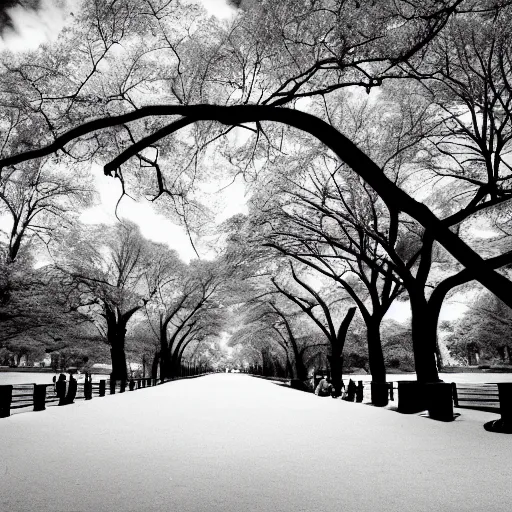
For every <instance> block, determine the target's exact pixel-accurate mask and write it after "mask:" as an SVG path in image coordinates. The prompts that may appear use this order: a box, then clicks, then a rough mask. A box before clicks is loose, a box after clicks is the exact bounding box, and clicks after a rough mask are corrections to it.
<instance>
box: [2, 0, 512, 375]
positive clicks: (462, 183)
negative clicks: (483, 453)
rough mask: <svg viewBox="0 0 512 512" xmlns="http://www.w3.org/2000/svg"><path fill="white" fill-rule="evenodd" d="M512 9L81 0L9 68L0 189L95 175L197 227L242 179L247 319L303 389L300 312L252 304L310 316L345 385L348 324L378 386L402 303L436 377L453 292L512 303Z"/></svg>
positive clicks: (481, 2)
mask: <svg viewBox="0 0 512 512" xmlns="http://www.w3.org/2000/svg"><path fill="white" fill-rule="evenodd" d="M510 4H511V3H510V2H508V1H503V0H499V1H498V0H442V1H439V0H432V1H430V0H427V1H425V0H422V1H410V0H407V1H405V0H404V1H401V0H389V1H388V0H383V1H382V2H356V1H353V0H315V1H305V0H291V1H289V2H284V3H279V4H276V3H275V2H272V1H271V0H259V1H252V2H250V1H246V2H244V1H242V2H235V3H234V5H235V6H236V8H237V10H236V13H234V17H233V19H232V20H231V21H230V22H229V23H220V22H217V21H216V20H215V19H213V18H208V17H207V16H206V15H205V13H204V12H202V11H201V9H200V7H198V6H190V5H183V4H181V3H179V2H177V1H172V0H171V1H169V0H117V1H109V2H97V1H96V0H85V1H84V2H83V5H82V9H81V10H80V13H79V14H78V15H76V16H75V17H74V21H73V22H72V23H71V24H70V26H69V27H68V28H67V29H66V30H65V31H64V32H63V34H62V35H61V37H60V38H59V40H58V41H57V42H56V43H54V44H49V45H46V46H45V47H42V48H41V49H39V50H38V51H36V52H33V53H31V54H30V55H21V56H20V55H16V56H14V55H11V56H9V55H7V56H6V57H5V59H4V63H3V71H2V73H1V76H0V83H2V84H3V86H2V87H3V88H2V90H3V91H5V94H4V98H3V99H4V102H3V105H4V106H3V110H2V116H3V117H2V133H3V139H2V157H1V158H0V168H1V172H2V176H6V175H7V174H6V173H10V172H21V173H26V172H29V168H30V166H32V165H40V164H41V162H43V161H44V162H47V163H48V165H51V166H52V168H61V167H62V166H63V165H64V164H65V165H69V164H70V163H71V162H73V165H76V166H80V165H82V164H83V163H90V162H97V163H101V164H102V165H103V167H104V172H105V174H107V175H110V176H114V177H116V178H118V179H120V180H121V182H122V184H123V190H129V191H130V192H131V193H132V194H134V195H138V196H139V197H141V196H144V197H147V198H151V199H152V200H153V201H154V203H155V204H160V205H164V204H165V205H170V207H169V206H166V208H167V211H168V213H169V214H171V215H173V218H175V219H178V220H179V221H180V222H182V223H183V224H184V225H185V226H186V228H187V230H189V232H192V231H193V230H194V229H198V228H199V227H202V219H204V215H203V214H204V212H205V211H206V208H203V206H204V205H203V204H201V201H202V199H203V198H202V196H201V192H200V189H201V187H199V183H200V180H201V179H205V180H211V179H212V173H213V174H215V173H218V171H219V170H221V169H222V170H225V171H226V172H228V173H230V174H231V175H233V176H237V175H239V174H241V175H243V177H244V178H245V179H246V181H247V182H248V183H250V188H251V200H250V204H249V215H248V218H247V219H243V220H241V219H239V221H237V222H236V223H233V228H234V230H232V231H231V233H233V231H234V232H235V233H236V235H237V237H239V239H238V240H237V243H238V244H240V243H242V247H241V251H242V255H241V256H242V258H241V260H239V261H238V263H239V266H238V267H234V268H235V269H236V271H235V270H233V272H234V275H235V279H234V282H238V283H239V282H240V281H242V282H243V281H247V279H249V277H247V276H252V275H255V274H257V278H255V281H257V283H256V284H254V283H251V286H250V287H249V288H250V289H251V290H252V291H251V292H249V291H246V292H243V293H247V296H246V297H245V298H246V299H247V300H246V302H248V303H249V304H250V309H249V312H248V313H247V314H248V315H252V316H250V317H249V318H256V319H260V318H267V317H274V315H275V316H276V317H278V318H280V319H281V320H280V322H281V324H280V326H279V325H278V326H277V330H276V329H273V331H274V333H275V335H274V338H273V339H275V340H281V341H282V343H283V344H285V341H284V339H286V343H287V344H288V345H286V346H288V347H289V350H290V351H291V352H290V353H291V354H293V358H294V361H295V362H294V363H292V362H291V360H290V364H292V365H293V364H295V368H296V369H295V371H296V372H297V374H299V373H300V375H303V372H304V369H303V368H302V367H301V363H300V362H297V361H298V359H300V353H301V350H302V349H303V348H304V347H302V346H300V345H299V344H298V343H297V341H292V339H294V338H293V337H294V334H293V330H292V329H291V328H290V326H291V324H290V322H291V320H290V319H293V318H294V317H295V315H296V311H295V310H293V311H292V312H291V316H289V315H288V316H287V315H286V313H285V311H284V309H283V308H282V305H281V304H280V303H279V302H276V301H275V300H273V299H271V300H270V302H269V301H268V300H266V298H265V299H263V298H261V297H267V296H270V297H273V296H275V294H278V295H279V297H280V299H279V300H280V301H284V303H285V304H287V305H289V306H292V307H293V308H296V310H297V312H301V313H302V315H304V316H305V317H306V318H308V320H307V322H310V323H311V325H312V326H315V328H316V329H318V330H319V331H320V332H321V333H322V334H323V336H324V337H325V343H327V344H328V346H329V349H330V354H329V356H330V357H331V366H332V368H333V371H334V373H335V377H336V378H338V379H339V377H338V376H339V363H340V356H341V353H342V351H343V348H344V341H345V336H346V333H347V330H348V327H349V325H350V323H351V321H352V318H353V316H354V315H355V309H354V308H357V310H358V311H359V315H360V317H361V318H362V321H363V322H364V326H365V331H366V337H367V347H368V358H369V367H370V371H371V373H372V376H373V379H374V381H375V382H377V383H382V382H384V381H385V378H386V365H385V356H384V352H383V349H382V345H383V343H382V340H381V324H382V321H383V318H384V316H385V315H386V313H387V311H388V310H389V308H390V306H391V304H392V303H393V301H395V300H397V299H398V298H399V297H407V299H408V300H409V302H410V305H411V312H412V321H411V336H412V349H413V353H414V361H415V369H416V372H417V375H418V380H420V381H423V382H429V381H430V382H433V381H436V380H438V364H439V348H438V342H437V332H438V320H439V313H440V309H441V306H442V304H443V301H444V299H445V297H446V296H447V294H448V293H450V292H451V290H453V289H454V288H455V287H457V286H460V285H461V284H464V283H467V282H470V281H473V280H476V281H479V282H480V283H481V285H483V286H484V287H485V288H486V289H488V290H489V291H490V292H492V293H493V294H495V295H496V296H497V297H498V298H499V299H500V300H501V301H502V302H503V304H504V305H505V306H506V307H512V298H511V297H512V293H511V292H512V283H511V282H510V280H509V278H508V276H507V274H506V271H504V270H501V271H497V270H496V269H498V268H501V267H503V266H504V265H506V264H508V263H510V258H511V254H512V252H511V251H510V250H508V240H509V239H508V234H507V233H506V232H505V230H504V229H503V226H504V225H506V223H507V221H508V219H509V209H508V204H509V199H510V194H511V189H510V179H511V177H512V172H511V171H512V169H511V167H510V162H509V160H508V158H507V155H508V153H509V151H510V138H511V134H512V129H511V128H512V125H511V122H512V121H511V119H512V117H511V110H510V107H511V92H512V90H511V85H510V84H511V83H512V69H511V63H512V60H511V54H510V48H511V45H510V37H511V32H510V25H509V23H508V20H509V19H510V14H511V9H512V6H511V5H510ZM365 93H368V94H367V96H365ZM29 134H30V136H29ZM75 181H77V179H76V178H75ZM78 181H81V180H78ZM162 207H163V206H162ZM489 226H491V228H492V232H493V236H494V238H491V239H489V238H487V239H486V241H485V244H483V243H480V240H479V233H481V232H482V231H483V229H489ZM500 227H501V230H500ZM498 235H499V236H498ZM491 242H492V243H491ZM227 243H228V249H227V258H228V259H229V258H231V259H232V260H237V257H238V256H240V255H238V256H237V257H235V256H233V253H234V252H236V251H234V250H231V249H230V248H229V241H228V242H227ZM238 249H240V247H239V248H238ZM267 249H268V250H271V251H274V252H273V253H269V254H273V256H268V257H267V256H265V251H266V250H267ZM276 255H280V257H282V258H278V257H277V256H276ZM265 258H267V259H265ZM268 258H270V262H268V261H267V260H268ZM272 259H274V261H272ZM254 261H257V262H259V264H260V267H261V268H258V269H257V271H255V270H254V268H253V263H252V262H254ZM273 265H274V266H273ZM275 265H280V268H279V272H278V271H277V270H278V269H276V268H275ZM283 269H284V270H283ZM238 272H242V274H243V272H246V273H247V276H246V277H241V276H239V275H238ZM265 273H267V274H270V279H268V278H267V279H266V280H265V278H264V275H263V274H265ZM260 274H261V275H260ZM283 276H284V277H283ZM272 277H273V279H272ZM251 279H252V277H251ZM325 283H330V284H329V286H325ZM82 286H84V285H83V284H82ZM202 286H205V289H206V288H207V286H206V285H205V284H204V283H203V285H202ZM237 286H240V288H239V289H238V291H239V292H240V293H242V289H243V286H241V285H237ZM260 288H261V290H260ZM148 289H149V288H148ZM324 290H325V291H327V292H328V293H327V296H325V295H324V294H323V292H324ZM253 292H255V293H253ZM260 292H261V293H260ZM156 293H157V292H155V294H156ZM208 293H209V292H207V291H206V292H205V294H206V295H205V297H206V298H204V301H205V302H204V304H208V301H209V296H208ZM268 294H270V295H268ZM185 295H186V293H185V292H184V296H185ZM254 297H260V299H255V298H254ZM148 300H149V299H148ZM201 300H203V299H201ZM201 300H199V302H201ZM262 301H263V302H262ZM199 302H198V303H199ZM185 303H187V304H188V305H189V307H190V310H191V311H192V310H194V308H195V305H194V304H196V302H188V299H185ZM233 307H234V305H233ZM127 311H129V309H128V310H127ZM172 311H173V309H172V308H171V310H170V313H169V314H171V313H172ZM167 314H168V313H163V314H162V316H159V320H158V323H157V324H156V327H155V330H158V329H160V327H161V326H162V325H164V324H165V319H166V318H167V316H166V315H167ZM244 314H245V313H244ZM283 317H285V318H286V319H287V322H288V323H286V321H285V320H284V318H283ZM116 325H117V324H116ZM180 332H183V330H181V331H180ZM290 332H292V334H291V335H290ZM283 335H284V336H283ZM171 337H172V335H171ZM241 337H242V339H243V333H242V335H241ZM169 341H170V340H169ZM166 343H167V341H165V342H162V344H161V347H162V350H161V354H165V353H166V350H164V349H165V347H166V346H167V345H166ZM173 343H174V342H173ZM307 350H311V349H309V348H305V349H304V351H307ZM287 353H288V352H287ZM113 357H114V354H113ZM119 357H120V356H119ZM161 357H162V361H163V363H162V364H163V367H164V368H169V367H172V365H173V362H172V357H170V356H169V357H167V356H166V355H164V356H161Z"/></svg>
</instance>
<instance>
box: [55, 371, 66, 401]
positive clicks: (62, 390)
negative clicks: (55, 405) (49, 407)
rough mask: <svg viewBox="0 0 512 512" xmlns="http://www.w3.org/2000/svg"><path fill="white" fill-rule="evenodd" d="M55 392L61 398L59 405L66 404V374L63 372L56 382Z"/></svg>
mask: <svg viewBox="0 0 512 512" xmlns="http://www.w3.org/2000/svg"><path fill="white" fill-rule="evenodd" d="M55 394H56V395H57V398H59V399H60V401H59V405H64V399H65V397H66V376H65V375H64V374H63V373H61V374H60V375H59V379H58V380H57V382H56V383H55Z"/></svg>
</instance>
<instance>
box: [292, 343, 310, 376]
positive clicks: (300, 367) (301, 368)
mask: <svg viewBox="0 0 512 512" xmlns="http://www.w3.org/2000/svg"><path fill="white" fill-rule="evenodd" d="M295 349H296V345H295V344H294V345H293V355H294V360H295V365H294V366H295V376H296V378H297V379H298V380H306V379H307V378H308V370H307V368H306V365H305V364H304V360H303V359H302V356H301V354H300V352H299V351H298V350H295Z"/></svg>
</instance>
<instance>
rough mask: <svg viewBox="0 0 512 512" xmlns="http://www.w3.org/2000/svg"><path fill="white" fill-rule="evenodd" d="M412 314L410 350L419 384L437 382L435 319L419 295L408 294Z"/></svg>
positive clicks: (423, 298)
mask: <svg viewBox="0 0 512 512" xmlns="http://www.w3.org/2000/svg"><path fill="white" fill-rule="evenodd" d="M409 296H410V300H411V312H412V321H411V327H412V348H413V352H414V366H415V369H416V375H417V378H418V381H419V382H439V375H438V373H437V363H436V344H437V317H435V316H434V315H433V314H432V311H431V309H430V308H429V307H428V303H427V300H426V299H425V297H424V296H422V295H420V294H414V293H409Z"/></svg>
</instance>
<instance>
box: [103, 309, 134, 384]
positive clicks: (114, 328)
mask: <svg viewBox="0 0 512 512" xmlns="http://www.w3.org/2000/svg"><path fill="white" fill-rule="evenodd" d="M128 318H129V317H128ZM106 320H107V341H108V344H109V345H110V356H111V359H112V373H111V378H112V379H114V380H127V379H128V372H127V370H126V354H125V351H124V344H125V338H126V323H127V320H125V319H124V318H123V317H122V316H121V315H120V314H119V315H116V312H115V311H114V310H112V309H110V308H107V309H106Z"/></svg>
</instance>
